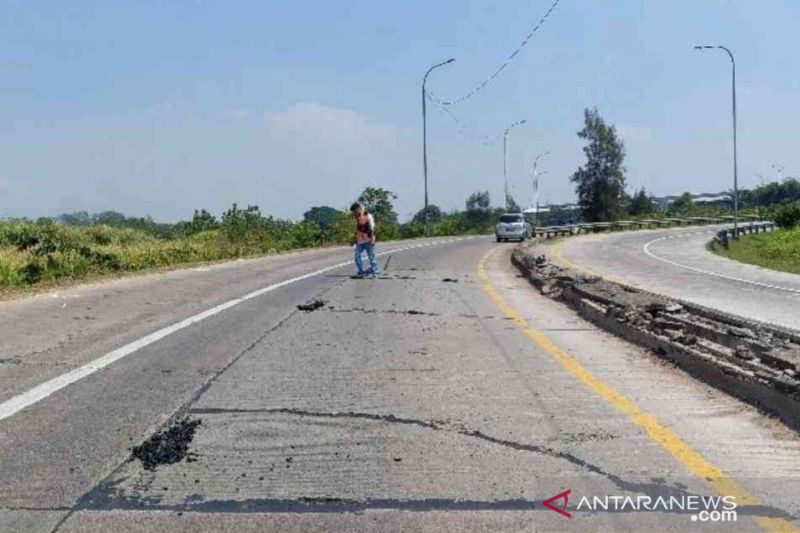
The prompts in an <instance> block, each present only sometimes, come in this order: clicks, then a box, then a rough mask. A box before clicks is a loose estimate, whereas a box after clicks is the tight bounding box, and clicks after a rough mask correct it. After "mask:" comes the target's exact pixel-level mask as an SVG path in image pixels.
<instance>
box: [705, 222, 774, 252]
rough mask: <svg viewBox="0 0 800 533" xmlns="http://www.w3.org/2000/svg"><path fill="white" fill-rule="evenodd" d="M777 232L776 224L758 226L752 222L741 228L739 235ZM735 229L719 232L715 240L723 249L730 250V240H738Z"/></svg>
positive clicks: (767, 223) (769, 223)
mask: <svg viewBox="0 0 800 533" xmlns="http://www.w3.org/2000/svg"><path fill="white" fill-rule="evenodd" d="M774 230H775V223H774V222H761V223H758V224H753V223H752V222H751V223H750V224H748V225H746V226H739V229H738V232H739V235H742V234H747V233H759V232H767V231H774ZM735 233H736V232H735V231H734V229H733V228H726V229H723V230H719V231H718V232H717V235H716V237H714V240H715V241H717V242H718V243H719V244H720V245H722V247H723V248H725V249H726V250H727V249H728V244H729V242H730V239H736V238H738V237H737V235H736V234H735Z"/></svg>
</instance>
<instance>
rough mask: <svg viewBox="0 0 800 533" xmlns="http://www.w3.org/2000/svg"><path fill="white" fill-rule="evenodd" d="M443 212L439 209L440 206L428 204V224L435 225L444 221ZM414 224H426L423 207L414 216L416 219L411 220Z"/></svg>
mask: <svg viewBox="0 0 800 533" xmlns="http://www.w3.org/2000/svg"><path fill="white" fill-rule="evenodd" d="M442 216H444V215H443V213H442V210H441V209H439V206H437V205H434V204H428V222H430V223H431V224H435V223H436V222H439V221H440V220H442ZM411 223H412V224H424V223H425V208H424V207H423V208H422V209H420V210H419V211H417V213H416V214H415V215H414V218H412V219H411Z"/></svg>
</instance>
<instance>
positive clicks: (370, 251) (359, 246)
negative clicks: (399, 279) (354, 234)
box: [356, 241, 378, 275]
mask: <svg viewBox="0 0 800 533" xmlns="http://www.w3.org/2000/svg"><path fill="white" fill-rule="evenodd" d="M364 251H366V252H367V257H369V270H364V263H362V262H361V254H362V253H364ZM356 268H357V269H358V273H359V274H361V275H363V274H376V275H377V274H378V262H377V260H376V259H375V246H374V245H373V244H372V243H371V242H369V241H367V242H359V243H356Z"/></svg>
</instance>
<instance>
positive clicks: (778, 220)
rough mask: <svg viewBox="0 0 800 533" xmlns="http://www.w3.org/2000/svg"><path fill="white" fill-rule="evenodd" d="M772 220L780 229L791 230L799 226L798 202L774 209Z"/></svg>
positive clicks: (799, 203)
mask: <svg viewBox="0 0 800 533" xmlns="http://www.w3.org/2000/svg"><path fill="white" fill-rule="evenodd" d="M774 220H775V225H777V226H778V227H779V228H781V229H791V228H794V227H795V226H797V225H798V224H800V202H795V203H792V204H785V205H781V206H778V207H776V208H775V213H774Z"/></svg>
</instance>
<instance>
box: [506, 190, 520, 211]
mask: <svg viewBox="0 0 800 533" xmlns="http://www.w3.org/2000/svg"><path fill="white" fill-rule="evenodd" d="M506 206H507V209H506V210H507V211H508V212H509V213H521V212H522V208H521V207H520V206H519V204H518V203H517V202H516V200H514V197H513V196H511V193H508V194H507V195H506Z"/></svg>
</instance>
